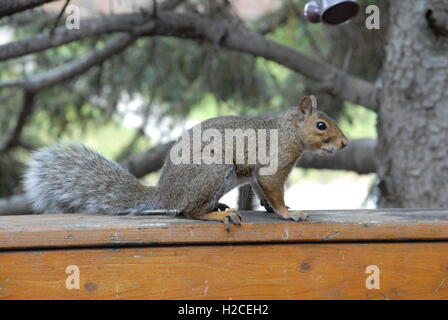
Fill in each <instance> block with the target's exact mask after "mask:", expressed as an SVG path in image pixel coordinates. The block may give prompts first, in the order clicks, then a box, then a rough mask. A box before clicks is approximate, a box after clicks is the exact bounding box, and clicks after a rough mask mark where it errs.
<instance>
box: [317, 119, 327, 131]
mask: <svg viewBox="0 0 448 320" xmlns="http://www.w3.org/2000/svg"><path fill="white" fill-rule="evenodd" d="M316 127H317V129H319V130H325V129H327V125H326V123H325V122H322V121H319V122H318V123H316Z"/></svg>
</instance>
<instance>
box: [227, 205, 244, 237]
mask: <svg viewBox="0 0 448 320" xmlns="http://www.w3.org/2000/svg"><path fill="white" fill-rule="evenodd" d="M224 212H226V213H227V216H226V218H225V219H224V221H223V222H224V228H225V229H226V231H227V232H229V231H230V224H235V225H237V226H240V225H241V220H242V218H241V215H240V213H239V212H238V211H236V210H235V209H227V210H225V211H224Z"/></svg>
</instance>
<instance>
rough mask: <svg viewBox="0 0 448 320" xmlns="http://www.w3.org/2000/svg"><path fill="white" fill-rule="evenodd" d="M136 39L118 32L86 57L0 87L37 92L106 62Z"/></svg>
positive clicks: (2, 84)
mask: <svg viewBox="0 0 448 320" xmlns="http://www.w3.org/2000/svg"><path fill="white" fill-rule="evenodd" d="M134 40H135V37H134V36H132V35H130V34H118V35H116V36H114V37H113V38H111V39H109V40H108V41H107V42H106V44H105V45H104V47H103V48H101V49H99V50H94V51H93V52H91V53H89V54H87V55H86V56H84V57H81V58H78V59H76V60H73V61H71V62H69V63H66V64H64V65H62V66H59V67H56V68H54V69H51V70H48V71H45V72H42V73H39V74H36V75H33V76H30V77H28V78H20V79H13V80H9V81H6V82H3V83H0V89H2V88H8V87H20V88H23V89H25V90H27V91H30V92H37V91H39V90H42V89H45V88H48V87H50V86H52V85H54V84H57V83H60V82H61V81H65V80H68V79H71V78H74V77H76V76H78V75H80V74H82V73H84V72H86V71H87V70H88V69H90V68H91V67H93V66H94V65H97V64H100V63H102V62H104V61H105V60H107V59H108V58H110V57H111V56H112V55H114V54H116V53H118V52H120V51H122V50H124V49H125V48H126V47H127V46H129V44H131V43H132V42H133V41H134Z"/></svg>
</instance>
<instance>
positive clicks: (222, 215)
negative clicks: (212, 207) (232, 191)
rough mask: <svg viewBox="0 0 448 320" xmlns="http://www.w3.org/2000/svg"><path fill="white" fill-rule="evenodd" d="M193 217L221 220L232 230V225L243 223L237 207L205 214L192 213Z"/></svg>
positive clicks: (227, 228)
mask: <svg viewBox="0 0 448 320" xmlns="http://www.w3.org/2000/svg"><path fill="white" fill-rule="evenodd" d="M191 217H192V218H193V219H199V220H207V221H220V222H223V223H224V228H225V229H226V230H227V231H230V225H231V224H235V225H238V226H239V225H241V215H240V213H239V212H238V211H237V210H236V209H226V210H224V211H212V212H208V213H205V214H191Z"/></svg>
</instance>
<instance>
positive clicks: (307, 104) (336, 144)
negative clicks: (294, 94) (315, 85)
mask: <svg viewBox="0 0 448 320" xmlns="http://www.w3.org/2000/svg"><path fill="white" fill-rule="evenodd" d="M298 109H299V127H300V135H301V137H302V140H303V142H304V144H305V148H306V150H309V151H314V152H317V153H318V154H320V155H329V154H333V153H334V152H336V151H337V150H339V149H342V148H344V147H345V146H346V145H347V144H348V139H347V138H346V137H345V136H344V133H342V131H341V129H339V127H338V126H337V125H336V123H335V121H334V120H332V119H331V118H330V117H328V116H327V115H326V114H324V113H323V112H322V111H319V110H317V100H316V97H314V96H309V97H303V98H302V99H301V100H300V102H299V105H298Z"/></svg>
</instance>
